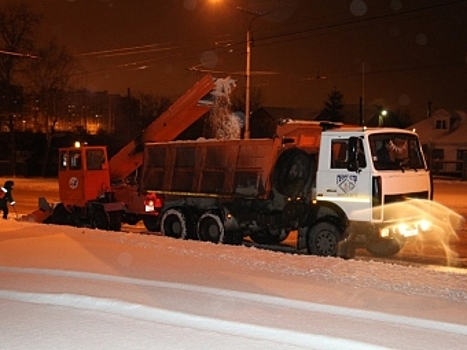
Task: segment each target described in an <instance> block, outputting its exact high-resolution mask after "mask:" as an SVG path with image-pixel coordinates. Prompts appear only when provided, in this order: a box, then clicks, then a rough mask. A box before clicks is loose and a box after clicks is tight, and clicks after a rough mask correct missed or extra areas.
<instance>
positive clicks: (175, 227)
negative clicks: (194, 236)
mask: <svg viewBox="0 0 467 350" xmlns="http://www.w3.org/2000/svg"><path fill="white" fill-rule="evenodd" d="M161 232H162V234H163V235H164V236H168V237H173V238H183V239H186V238H187V235H188V233H187V226H186V217H185V214H184V213H183V212H182V211H180V210H177V209H169V210H167V211H166V212H164V214H162V219H161Z"/></svg>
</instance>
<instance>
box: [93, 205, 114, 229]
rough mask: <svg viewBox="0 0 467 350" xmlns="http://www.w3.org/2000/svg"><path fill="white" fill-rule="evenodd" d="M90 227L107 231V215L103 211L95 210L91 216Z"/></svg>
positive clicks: (108, 224) (108, 219) (108, 220)
mask: <svg viewBox="0 0 467 350" xmlns="http://www.w3.org/2000/svg"><path fill="white" fill-rule="evenodd" d="M91 221H92V227H93V228H97V229H99V230H108V229H109V226H110V218H109V214H108V213H107V212H105V210H103V209H96V210H94V213H93V214H92V219H91Z"/></svg>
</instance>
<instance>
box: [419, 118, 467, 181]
mask: <svg viewBox="0 0 467 350" xmlns="http://www.w3.org/2000/svg"><path fill="white" fill-rule="evenodd" d="M410 129H415V131H416V132H417V133H418V135H419V137H420V142H421V143H422V145H423V148H424V150H425V152H426V155H427V156H428V158H429V161H430V164H431V165H432V168H433V170H434V172H438V173H453V174H462V172H463V169H464V167H465V166H467V164H464V162H465V160H466V158H467V113H466V112H464V111H447V110H445V109H440V110H437V111H436V112H434V113H433V114H432V116H431V117H430V118H427V119H424V120H422V121H420V122H418V123H416V124H414V125H412V126H410Z"/></svg>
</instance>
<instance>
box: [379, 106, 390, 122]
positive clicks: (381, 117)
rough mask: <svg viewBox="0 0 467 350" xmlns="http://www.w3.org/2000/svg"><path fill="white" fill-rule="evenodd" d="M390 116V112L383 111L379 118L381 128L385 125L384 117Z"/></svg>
mask: <svg viewBox="0 0 467 350" xmlns="http://www.w3.org/2000/svg"><path fill="white" fill-rule="evenodd" d="M387 114H388V111H386V110H385V109H383V110H382V111H381V112H380V113H379V118H378V124H379V126H383V125H384V117H385V116H386V115H387Z"/></svg>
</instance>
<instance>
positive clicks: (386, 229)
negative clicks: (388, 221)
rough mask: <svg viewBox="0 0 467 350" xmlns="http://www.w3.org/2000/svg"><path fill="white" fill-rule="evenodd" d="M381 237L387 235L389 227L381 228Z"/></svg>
mask: <svg viewBox="0 0 467 350" xmlns="http://www.w3.org/2000/svg"><path fill="white" fill-rule="evenodd" d="M380 234H381V237H383V238H384V237H389V229H388V228H383V229H382V230H381V232H380Z"/></svg>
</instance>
